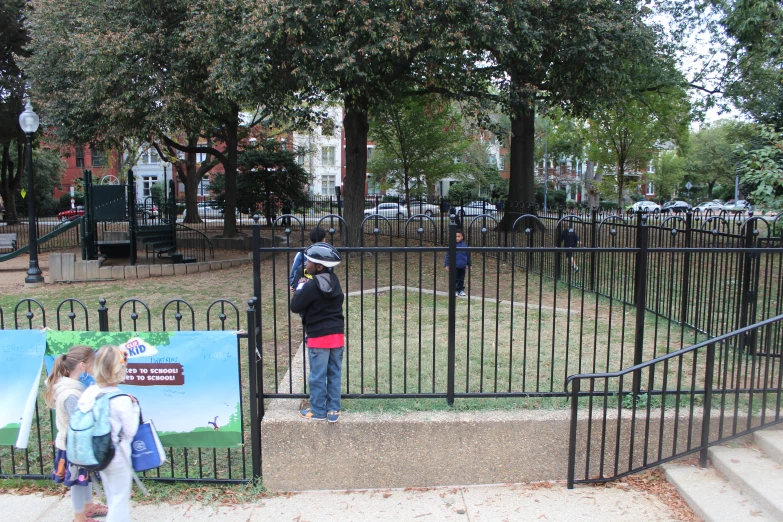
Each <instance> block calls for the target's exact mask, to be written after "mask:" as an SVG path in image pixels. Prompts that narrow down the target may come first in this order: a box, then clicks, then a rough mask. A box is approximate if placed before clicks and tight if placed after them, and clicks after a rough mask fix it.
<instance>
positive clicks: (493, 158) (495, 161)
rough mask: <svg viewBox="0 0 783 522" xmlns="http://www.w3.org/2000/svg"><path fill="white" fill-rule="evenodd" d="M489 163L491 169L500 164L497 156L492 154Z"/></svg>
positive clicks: (488, 159)
mask: <svg viewBox="0 0 783 522" xmlns="http://www.w3.org/2000/svg"><path fill="white" fill-rule="evenodd" d="M487 163H488V164H489V166H490V167H496V166H497V164H498V157H497V156H495V155H494V154H490V155H489V157H488V158H487Z"/></svg>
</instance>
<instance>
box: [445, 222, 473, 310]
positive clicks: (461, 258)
mask: <svg viewBox="0 0 783 522" xmlns="http://www.w3.org/2000/svg"><path fill="white" fill-rule="evenodd" d="M464 239H465V235H464V234H463V233H462V230H459V229H457V248H458V249H460V248H468V245H467V244H465V242H464ZM455 264H456V266H457V286H456V288H455V292H456V295H458V296H461V297H464V296H466V295H467V294H466V293H465V268H466V267H467V268H470V267H472V266H473V263H472V262H471V261H470V252H460V251H459V250H457V259H456V260H455ZM443 266H445V267H446V270H448V269H449V253H448V252H446V261H445V262H444V264H443Z"/></svg>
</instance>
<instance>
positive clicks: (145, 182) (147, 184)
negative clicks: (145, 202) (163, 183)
mask: <svg viewBox="0 0 783 522" xmlns="http://www.w3.org/2000/svg"><path fill="white" fill-rule="evenodd" d="M157 181H158V176H143V177H142V178H141V188H142V194H143V195H144V197H145V198H148V197H150V196H151V195H152V190H151V189H152V185H154V184H155V183H156V182H157Z"/></svg>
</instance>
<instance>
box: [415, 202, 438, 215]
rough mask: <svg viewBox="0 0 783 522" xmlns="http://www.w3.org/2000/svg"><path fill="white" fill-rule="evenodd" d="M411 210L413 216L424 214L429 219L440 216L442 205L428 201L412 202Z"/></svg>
mask: <svg viewBox="0 0 783 522" xmlns="http://www.w3.org/2000/svg"><path fill="white" fill-rule="evenodd" d="M409 208H410V210H411V214H424V215H425V216H427V217H431V216H437V215H438V214H440V205H433V204H432V203H427V202H426V201H411V203H410V205H409Z"/></svg>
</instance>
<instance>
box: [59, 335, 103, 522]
mask: <svg viewBox="0 0 783 522" xmlns="http://www.w3.org/2000/svg"><path fill="white" fill-rule="evenodd" d="M94 361H95V352H94V351H93V349H92V348H90V347H89V346H73V347H71V349H70V350H68V353H64V354H62V355H59V356H58V357H57V358H55V360H54V364H53V365H52V371H51V372H50V373H49V377H48V378H47V379H46V392H45V393H44V399H45V400H46V404H47V406H49V407H50V408H54V410H55V423H56V425H57V438H56V439H55V441H54V446H55V449H56V451H55V458H54V472H53V473H52V478H53V479H54V481H55V482H57V483H58V484H65V485H66V486H68V487H69V488H71V505H72V506H73V514H74V519H75V520H76V522H83V521H93V522H94V520H95V519H93V518H92V517H96V516H104V515H106V512H107V508H106V506H103V505H100V504H95V503H94V502H93V501H92V481H91V479H90V474H89V473H88V472H87V470H85V469H84V468H80V467H78V466H76V465H74V464H71V463H70V462H69V461H68V455H67V454H66V452H65V436H66V434H67V433H68V424H69V423H70V420H71V413H73V411H74V410H76V408H77V405H78V403H79V398H80V397H81V396H82V393H83V392H84V390H85V388H86V385H85V383H84V382H83V381H86V380H87V379H85V376H87V375H89V372H90V371H91V370H92V366H93V362H94Z"/></svg>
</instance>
